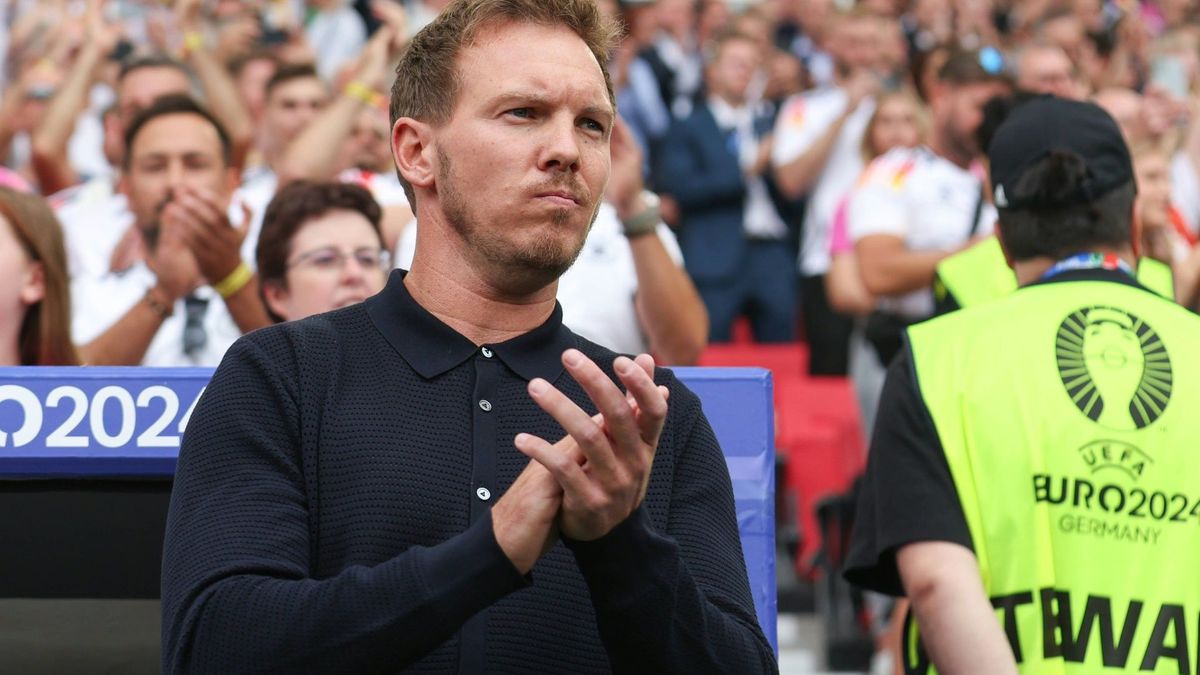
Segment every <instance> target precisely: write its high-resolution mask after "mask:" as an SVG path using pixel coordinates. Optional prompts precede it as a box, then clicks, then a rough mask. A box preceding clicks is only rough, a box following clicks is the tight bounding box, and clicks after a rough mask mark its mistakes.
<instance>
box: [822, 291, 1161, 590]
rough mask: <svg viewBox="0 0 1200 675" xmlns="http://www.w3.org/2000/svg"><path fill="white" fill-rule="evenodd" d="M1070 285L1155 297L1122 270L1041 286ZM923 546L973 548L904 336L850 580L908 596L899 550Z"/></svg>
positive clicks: (866, 481)
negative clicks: (1114, 286) (1098, 284)
mask: <svg viewBox="0 0 1200 675" xmlns="http://www.w3.org/2000/svg"><path fill="white" fill-rule="evenodd" d="M1071 281H1106V282H1111V283H1119V284H1125V285H1129V286H1134V287H1137V288H1142V289H1143V290H1145V291H1146V292H1147V293H1153V291H1150V290H1149V289H1146V288H1145V287H1143V286H1141V285H1140V284H1139V283H1137V282H1136V281H1135V280H1134V279H1133V278H1132V277H1130V276H1129V275H1128V274H1125V273H1124V272H1121V271H1115V270H1104V269H1080V270H1071V271H1066V272H1062V273H1061V274H1057V275H1055V276H1053V277H1051V278H1050V279H1047V280H1043V281H1039V282H1037V284H1044V283H1066V282H1071ZM1035 285H1036V284H1035ZM1017 292H1018V293H1019V292H1020V291H1019V290H1018V291H1017ZM919 541H945V542H950V543H955V544H960V545H962V546H965V547H967V548H970V549H972V550H974V549H973V546H972V542H971V533H970V530H969V529H968V527H967V520H966V516H964V515H963V511H962V503H961V502H960V501H959V498H958V491H957V490H956V489H955V487H954V480H953V478H951V476H950V466H949V464H948V463H947V462H946V455H945V453H944V451H943V449H942V442H941V439H940V438H939V437H938V434H937V430H936V429H935V427H934V424H933V417H932V416H931V415H930V413H929V409H928V408H927V407H926V406H925V400H924V398H923V397H922V396H921V392H920V388H919V387H918V386H917V378H916V375H915V373H914V372H913V359H912V351H911V349H910V348H909V346H908V341H907V333H906V334H905V346H904V348H903V349H902V350H901V352H900V353H899V355H898V356H897V357H896V358H895V359H894V360H893V361H892V364H891V366H890V367H889V368H888V373H887V378H886V380H885V381H884V384H883V392H882V393H881V394H880V399H879V411H878V413H877V414H876V417H875V429H874V433H873V435H872V437H871V449H870V453H869V455H868V457H867V470H866V474H865V475H864V477H863V481H862V485H861V491H860V493H859V499H858V506H857V507H856V509H855V523H854V534H853V536H852V538H851V542H850V552H849V554H848V555H847V558H846V565H845V577H846V579H847V580H849V581H850V582H851V583H854V584H856V585H859V586H862V587H864V588H869V589H871V590H875V591H879V592H880V593H887V594H889V595H904V588H903V587H902V586H901V584H900V574H899V571H898V569H897V568H896V551H897V550H898V549H899V548H900V547H901V546H904V545H905V544H911V543H915V542H919Z"/></svg>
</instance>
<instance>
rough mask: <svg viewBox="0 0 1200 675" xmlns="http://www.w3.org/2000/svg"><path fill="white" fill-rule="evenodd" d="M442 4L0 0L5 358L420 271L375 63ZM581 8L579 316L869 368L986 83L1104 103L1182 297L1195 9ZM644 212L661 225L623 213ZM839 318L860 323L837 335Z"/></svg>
mask: <svg viewBox="0 0 1200 675" xmlns="http://www.w3.org/2000/svg"><path fill="white" fill-rule="evenodd" d="M444 4H445V0H405V1H404V2H400V1H398V0H370V1H369V2H367V1H359V2H350V1H349V0H257V1H248V2H231V1H228V0H175V2H172V3H166V4H164V3H161V2H150V1H146V0H52V1H38V2H34V1H32V0H10V1H9V2H7V3H5V4H4V7H3V14H2V15H0V20H2V21H3V22H4V28H5V29H4V30H3V31H2V36H3V37H2V40H3V42H2V44H0V47H2V50H0V55H2V56H0V58H2V59H3V61H2V62H0V77H2V79H3V81H2V91H3V98H2V99H0V157H3V158H4V162H3V166H2V167H0V183H2V184H3V185H4V186H5V188H6V189H8V190H10V191H11V192H12V195H13V196H12V199H11V200H9V199H8V198H7V196H6V199H5V202H4V203H5V205H6V206H10V205H9V201H11V202H12V204H11V209H7V208H6V210H5V212H4V217H5V219H6V220H7V221H8V223H9V225H8V228H7V229H8V230H9V231H10V232H6V233H5V237H6V241H7V240H8V239H13V240H14V241H15V242H16V243H18V244H19V245H20V248H22V249H24V251H25V252H24V256H25V257H26V258H27V259H28V261H27V262H26V264H24V265H23V266H22V265H11V266H6V267H5V271H4V274H5V275H6V279H4V288H6V289H11V290H10V291H9V292H8V295H11V296H12V297H11V298H8V299H6V300H5V301H6V302H8V303H9V304H12V305H13V306H14V307H18V306H19V307H20V310H19V311H11V312H6V313H5V319H4V320H5V322H6V326H5V335H6V339H8V338H7V336H12V339H11V340H10V342H12V344H7V343H6V344H5V345H4V354H6V362H8V363H71V362H75V361H76V360H78V361H81V362H83V363H86V364H127V365H130V364H139V363H140V364H147V365H215V363H216V362H217V361H219V360H220V357H221V355H222V354H223V352H224V349H225V348H226V347H227V346H228V345H229V344H230V343H231V342H232V340H234V339H236V338H237V336H239V335H240V334H242V333H244V332H246V331H248V330H252V329H253V328H256V327H259V326H262V325H266V324H267V323H270V322H272V321H276V320H280V319H285V318H286V319H294V318H298V317H299V316H301V315H306V314H309V313H315V312H318V311H324V310H327V309H332V308H335V307H337V306H341V305H343V304H346V303H348V302H353V301H356V300H359V299H361V298H362V297H364V296H365V295H366V294H369V293H371V292H373V291H374V290H376V289H378V288H379V287H380V285H381V283H382V279H383V277H384V276H385V273H386V272H387V270H389V269H390V268H391V267H392V266H397V267H407V265H408V264H409V262H410V261H411V255H412V242H413V241H414V236H415V229H416V227H415V226H416V224H415V222H414V219H413V216H412V212H411V210H410V205H409V203H408V200H407V199H406V196H405V193H404V190H403V188H402V187H401V185H400V182H399V181H398V180H397V178H396V176H395V173H394V169H393V164H392V161H391V156H390V148H389V142H388V141H389V138H390V125H389V118H388V110H387V102H388V99H389V95H388V93H389V92H388V89H389V85H390V82H391V79H392V77H391V73H392V70H393V68H394V64H395V63H396V62H397V60H398V56H399V54H400V53H401V51H402V50H403V49H404V46H405V44H406V42H407V40H408V39H409V38H410V37H411V35H413V34H414V33H415V31H417V30H419V29H420V28H421V27H422V26H423V25H425V24H426V23H427V22H428V21H429V20H431V18H432V17H433V16H435V15H436V14H437V12H438V11H439V10H440V9H441V8H442V7H443V6H444ZM599 4H600V5H601V7H602V8H603V9H604V11H606V12H610V13H612V14H614V15H617V16H619V17H620V18H621V19H622V20H623V22H624V24H625V27H626V35H625V39H624V40H623V42H622V43H621V45H620V46H619V48H618V49H617V50H616V51H615V53H613V54H612V57H611V66H612V73H613V77H614V84H615V87H616V90H617V92H618V102H619V107H620V112H621V115H622V117H623V119H624V122H623V123H622V125H620V127H619V128H618V130H617V134H616V138H615V139H614V150H613V165H614V169H613V171H614V174H613V175H614V177H613V180H612V183H611V184H610V188H609V192H608V194H607V195H606V197H607V202H606V204H605V205H604V206H603V207H602V208H601V210H600V213H599V216H598V219H597V221H596V225H595V227H594V229H593V232H592V236H591V237H590V238H589V240H588V244H587V246H585V250H584V252H583V253H582V255H581V257H580V260H579V263H578V264H577V265H576V269H575V270H573V272H572V273H569V274H568V276H567V277H565V278H564V280H563V283H562V285H561V292H560V299H562V300H563V305H564V311H565V312H566V317H567V322H568V324H569V325H572V326H573V327H575V328H576V330H579V331H580V332H582V333H583V334H585V336H588V337H592V338H593V339H595V340H596V341H598V342H601V343H602V344H606V345H607V346H610V347H613V348H615V349H617V350H619V351H628V352H637V351H642V350H645V349H650V350H653V351H655V352H657V353H658V354H659V355H660V356H661V357H663V358H664V360H665V361H666V362H669V363H676V364H687V363H694V362H695V361H696V359H697V358H698V356H699V354H700V352H701V350H702V349H703V347H704V345H705V344H706V342H708V341H725V340H729V339H731V337H732V335H733V333H734V330H735V328H734V327H735V326H736V325H737V323H738V321H739V320H740V318H741V317H744V318H745V320H746V323H748V325H749V327H750V329H751V331H752V332H753V335H754V337H755V338H756V339H757V340H760V341H795V340H804V341H806V342H807V343H808V345H809V349H810V370H811V372H813V373H814V374H833V375H838V374H846V373H847V372H849V370H850V361H851V358H852V354H853V358H866V359H873V360H875V361H878V362H879V363H886V361H887V359H888V358H889V357H890V356H891V354H892V353H894V351H895V349H896V347H897V344H898V343H897V336H898V333H899V330H900V329H901V328H902V327H903V326H905V325H907V324H910V323H912V322H914V321H919V320H921V319H924V318H927V317H928V316H930V315H931V314H932V313H933V312H934V305H933V299H932V295H931V291H930V287H931V283H932V281H933V278H934V274H935V269H936V267H937V264H938V263H939V262H940V261H941V260H942V259H943V258H945V257H946V256H948V255H951V254H953V253H954V252H956V251H959V250H962V249H964V248H966V247H970V246H972V245H973V244H975V243H977V242H979V241H980V240H982V239H985V238H987V237H988V236H989V233H990V230H991V226H992V221H993V220H994V209H993V207H992V204H991V202H992V200H993V198H994V196H993V195H992V194H991V191H990V189H989V188H988V186H987V183H986V180H987V179H986V168H985V167H984V166H983V165H982V159H981V158H982V154H983V153H982V150H983V149H984V147H983V143H984V142H986V138H985V136H986V133H984V132H985V128H987V127H989V126H991V127H993V128H994V124H993V125H988V124H984V123H983V122H984V118H985V116H986V110H987V109H988V108H987V106H988V104H989V102H994V101H995V100H996V99H997V98H998V97H999V98H1007V97H1013V96H1024V95H1029V94H1038V93H1051V94H1054V95H1057V96H1061V97H1071V98H1092V99H1094V100H1095V101H1096V102H1098V103H1099V104H1100V105H1101V106H1103V107H1104V108H1105V109H1106V110H1108V111H1109V112H1110V113H1112V115H1113V116H1114V117H1115V118H1116V119H1117V120H1118V121H1119V123H1120V125H1121V127H1122V130H1123V131H1124V132H1125V134H1126V136H1127V140H1128V142H1129V145H1130V147H1131V148H1132V149H1133V152H1134V155H1135V159H1136V163H1137V170H1138V182H1139V186H1140V190H1141V200H1140V202H1139V204H1140V205H1139V211H1140V215H1141V223H1142V229H1143V241H1144V246H1143V254H1144V255H1146V256H1149V257H1154V258H1157V259H1159V260H1162V261H1163V262H1166V263H1168V264H1170V265H1171V266H1172V268H1173V269H1174V275H1175V290H1176V294H1177V299H1178V300H1179V301H1180V302H1182V303H1184V304H1186V305H1188V306H1195V305H1196V303H1197V296H1198V295H1200V293H1198V288H1197V286H1198V283H1200V253H1198V251H1200V249H1197V247H1196V246H1195V243H1196V238H1197V237H1196V233H1197V231H1198V229H1200V165H1198V162H1200V116H1198V115H1197V111H1196V107H1197V100H1198V99H1197V98H1196V96H1195V90H1196V82H1197V79H1198V76H1200V21H1198V20H1197V12H1196V6H1195V5H1196V3H1194V2H1191V1H1190V0H1158V1H1156V2H1155V1H1146V2H1142V3H1137V2H1129V1H1122V2H1106V1H1104V0H1070V1H1066V0H912V1H911V2H899V1H897V0H864V1H863V2H859V3H857V4H854V3H853V2H841V1H835V0H757V1H753V0H655V1H645V0H630V1H627V2H616V1H615V0H599ZM981 127H982V128H981ZM338 184H341V185H357V186H358V187H359V188H361V189H360V190H358V191H355V190H350V189H339V188H336V187H333V186H335V185H338ZM479 189H488V186H480V187H479ZM651 190H652V191H653V192H654V193H657V195H655V194H653V193H651V192H650V191H651ZM8 194H9V193H8V192H6V193H5V195H8ZM19 194H27V195H33V196H35V198H37V197H40V199H41V200H44V203H45V204H48V205H49V206H50V207H51V208H52V209H53V213H54V215H56V216H57V218H52V217H48V215H49V214H45V213H41V212H39V214H38V215H33V212H32V211H31V210H30V209H24V210H23V209H21V208H19V207H18V206H17V204H18V203H23V202H24V201H25V198H24V197H17V196H16V195H19ZM277 195H278V196H279V198H280V199H283V198H285V197H286V202H287V203H283V204H281V203H278V202H279V199H276V197H277ZM362 195H367V196H368V197H369V199H367V200H365V201H364V200H363V199H362V198H361V197H362ZM273 200H275V202H273ZM9 210H11V211H12V214H11V215H9V213H8V211H9ZM646 212H649V213H651V214H653V215H657V214H660V215H661V222H659V218H652V220H653V221H654V222H651V223H649V226H647V225H646V224H642V225H641V226H640V228H639V227H633V228H632V229H631V227H630V223H631V222H634V221H639V219H640V220H645V217H646V216H645V213H646ZM264 220H266V221H269V222H264ZM351 221H354V222H353V224H351ZM367 225H369V227H366V226H367ZM647 232H649V233H652V234H653V235H654V236H650V237H645V236H641V235H643V234H646V233H647ZM622 234H624V235H625V236H622ZM60 239H61V241H62V246H61V247H59V246H58V245H57V244H56V243H55V242H57V241H58V240H60ZM260 242H261V244H260ZM12 254H13V255H17V253H16V250H15V249H14V251H13V252H12ZM64 256H65V257H64ZM263 265H267V266H269V269H267V268H264V267H262V266H263ZM19 270H26V271H24V272H21V274H22V275H23V276H21V277H20V278H17V277H16V275H17V273H18V271H19ZM256 271H257V273H256ZM305 274H313V275H325V278H324V279H322V280H321V283H323V284H326V286H321V284H318V285H316V286H309V285H308V281H307V280H306V279H305V277H304V275H305ZM64 277H65V280H64ZM68 289H69V291H70V292H69V293H68ZM301 289H303V290H301ZM68 296H70V300H69V301H68V300H67V298H68ZM68 303H69V306H67V307H63V306H59V305H66V304H68ZM67 316H69V317H70V318H69V319H67V318H64V317H67ZM7 324H11V325H7ZM39 326H40V327H41V328H38V327H39ZM64 326H69V333H70V338H69V339H68V338H66V337H65V336H64V332H66V329H65V328H64ZM856 332H857V333H860V334H861V335H863V336H864V337H865V344H869V345H871V347H873V348H874V349H873V350H866V349H862V350H859V351H857V352H855V351H853V350H852V347H851V345H852V344H854V342H855V341H854V339H853V338H852V336H853V335H854V334H855V333H856ZM34 333H37V336H35V337H30V336H31V334H34ZM13 340H15V341H13ZM18 342H19V343H20V344H21V347H20V348H19V349H18V348H17V347H16V345H17V343H18ZM39 342H40V343H41V346H40V347H39V348H32V347H28V346H27V344H29V343H39ZM872 352H873V353H874V356H872Z"/></svg>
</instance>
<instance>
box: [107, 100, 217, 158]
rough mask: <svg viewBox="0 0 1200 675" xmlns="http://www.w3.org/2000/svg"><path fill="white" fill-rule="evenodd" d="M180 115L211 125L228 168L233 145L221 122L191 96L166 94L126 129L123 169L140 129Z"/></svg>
mask: <svg viewBox="0 0 1200 675" xmlns="http://www.w3.org/2000/svg"><path fill="white" fill-rule="evenodd" d="M180 114H188V115H198V116H200V117H201V118H203V119H204V120H205V121H207V122H208V123H209V124H211V125H212V126H213V128H214V129H216V130H217V137H218V138H220V139H221V157H223V158H224V159H225V165H226V166H228V165H230V164H231V163H232V161H233V143H232V141H230V139H229V133H228V132H227V131H225V127H223V126H221V122H220V121H218V120H217V118H216V117H215V116H213V114H212V113H210V112H209V111H208V109H207V108H205V107H204V106H202V105H200V104H199V103H196V101H195V99H193V98H192V97H191V96H188V95H186V94H168V95H166V96H160V97H158V98H157V99H155V100H154V103H151V104H150V106H149V107H148V108H145V109H144V110H141V111H139V112H138V114H136V115H134V117H133V120H132V121H131V122H130V123H129V126H128V127H126V129H125V157H124V159H123V160H122V162H123V167H124V168H129V158H130V156H131V155H132V154H133V152H132V151H133V141H134V139H136V138H137V135H138V133H139V132H140V131H141V130H142V127H144V126H146V125H147V124H149V123H150V121H151V120H153V119H155V118H157V117H165V116H167V115H180Z"/></svg>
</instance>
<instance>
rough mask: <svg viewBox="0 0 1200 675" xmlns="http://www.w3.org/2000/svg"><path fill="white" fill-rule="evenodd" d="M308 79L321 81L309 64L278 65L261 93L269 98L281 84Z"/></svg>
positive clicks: (315, 70)
mask: <svg viewBox="0 0 1200 675" xmlns="http://www.w3.org/2000/svg"><path fill="white" fill-rule="evenodd" d="M309 78H312V79H316V80H320V79H321V76H320V75H318V74H317V69H316V68H314V67H313V66H312V64H310V63H284V64H280V65H279V67H278V68H276V69H275V74H274V75H272V76H271V79H269V80H267V86H266V87H265V88H264V89H263V93H264V94H265V95H266V96H267V97H270V96H271V92H272V91H275V87H278V86H279V85H281V84H284V83H286V82H291V81H292V80H303V79H309ZM321 82H322V83H324V80H321Z"/></svg>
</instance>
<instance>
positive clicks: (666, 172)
mask: <svg viewBox="0 0 1200 675" xmlns="http://www.w3.org/2000/svg"><path fill="white" fill-rule="evenodd" d="M697 124H698V113H697V114H696V115H693V116H692V118H690V119H688V120H685V121H677V122H675V123H674V124H672V125H671V130H670V131H669V132H668V133H667V137H666V139H665V140H664V141H663V144H662V149H661V155H662V157H661V160H660V162H659V167H658V168H659V183H660V185H661V186H662V189H663V191H664V192H668V193H670V194H671V196H672V197H674V198H675V200H676V201H677V202H679V205H680V206H681V207H682V208H683V209H684V211H685V212H686V211H689V210H696V209H704V208H708V207H712V206H720V205H723V204H730V203H740V202H741V200H742V199H743V198H744V197H745V194H746V181H745V179H744V178H743V177H742V170H741V167H739V166H738V162H737V158H736V157H734V156H733V155H732V154H730V155H729V156H728V161H719V162H713V161H709V158H706V157H705V156H704V153H703V149H702V148H701V147H700V146H701V143H702V141H701V139H700V138H699V137H698V135H697V134H698V133H699V131H698V129H697V128H696V125H697ZM714 131H715V128H714ZM714 142H718V141H714ZM723 159H724V158H723Z"/></svg>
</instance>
